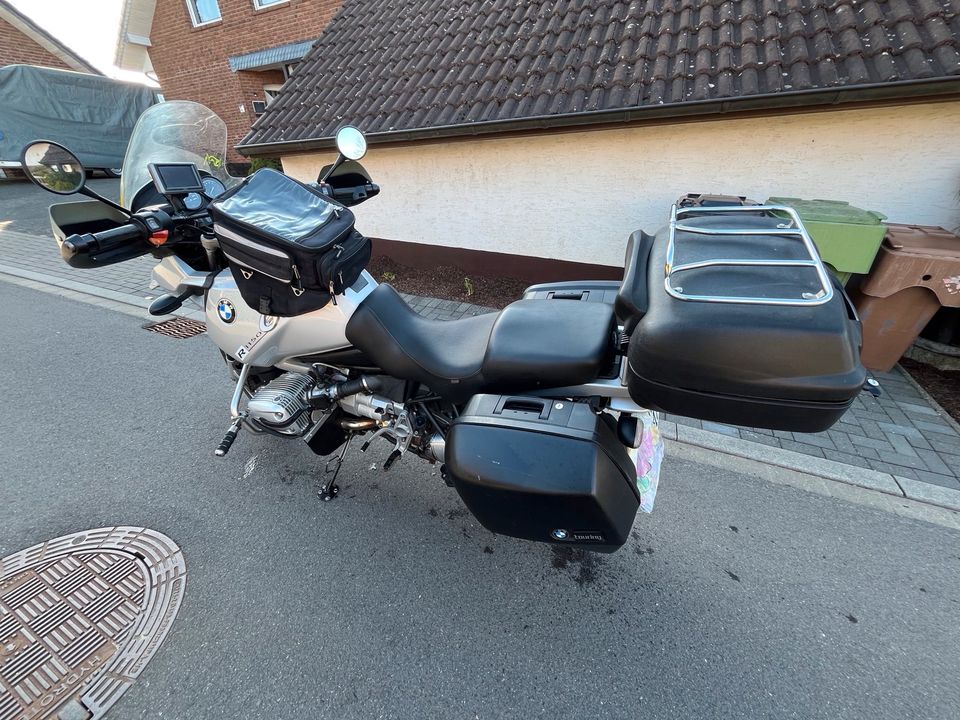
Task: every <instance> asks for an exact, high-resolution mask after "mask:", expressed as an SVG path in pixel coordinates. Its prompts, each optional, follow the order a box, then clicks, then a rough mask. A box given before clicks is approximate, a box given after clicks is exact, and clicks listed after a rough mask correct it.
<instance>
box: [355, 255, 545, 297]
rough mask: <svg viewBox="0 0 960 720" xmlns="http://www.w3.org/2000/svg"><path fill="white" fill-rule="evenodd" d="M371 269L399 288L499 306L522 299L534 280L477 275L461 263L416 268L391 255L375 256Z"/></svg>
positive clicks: (404, 290)
mask: <svg viewBox="0 0 960 720" xmlns="http://www.w3.org/2000/svg"><path fill="white" fill-rule="evenodd" d="M367 270H368V271H369V272H370V274H371V275H373V276H374V277H375V278H376V279H377V282H386V283H390V284H391V285H392V286H393V287H394V288H395V289H396V290H398V291H399V292H405V293H409V294H411V295H421V296H424V297H435V298H440V299H442V300H458V301H460V302H467V303H471V304H473V305H481V306H483V307H491V308H497V309H500V308H503V307H505V306H507V305H509V304H510V303H512V302H513V301H514V300H519V299H520V296H521V295H523V291H524V290H525V289H526V288H527V286H528V285H529V284H530V283H527V282H524V281H522V280H515V279H513V278H503V277H499V278H494V277H485V276H482V275H474V274H470V273H468V272H466V271H465V270H463V269H461V268H457V267H449V266H441V267H436V268H430V269H416V268H411V267H407V266H406V265H401V264H400V263H397V262H394V261H393V260H391V259H390V258H375V259H373V260H371V261H370V265H369V266H368V267H367Z"/></svg>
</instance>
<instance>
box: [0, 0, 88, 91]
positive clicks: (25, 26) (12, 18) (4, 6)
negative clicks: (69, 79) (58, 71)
mask: <svg viewBox="0 0 960 720" xmlns="http://www.w3.org/2000/svg"><path fill="white" fill-rule="evenodd" d="M0 18H2V19H4V20H6V21H7V22H9V23H10V24H11V25H13V26H14V27H15V28H16V29H17V30H19V31H20V32H22V33H23V34H24V35H27V36H28V37H29V38H30V39H31V40H33V41H34V42H36V43H37V44H38V45H40V46H41V47H43V48H44V49H45V50H46V51H47V52H49V53H51V54H52V55H56V56H57V57H58V58H60V59H61V60H63V62H65V63H66V64H67V65H69V66H70V67H72V68H73V69H74V70H77V71H79V72H85V73H90V74H91V75H104V73H103V72H102V71H100V70H98V69H97V68H96V67H94V66H93V65H92V64H91V63H90V62H89V61H88V60H85V59H84V58H83V57H81V56H80V55H78V54H77V53H76V52H75V51H73V50H71V49H70V48H69V47H67V46H66V45H64V44H63V42H61V41H60V40H58V39H57V38H55V37H54V36H53V35H51V34H50V33H48V32H47V31H46V30H44V29H43V28H42V27H40V26H39V25H38V24H37V23H36V22H34V21H33V20H31V19H30V18H29V17H27V16H26V15H24V14H23V13H22V12H20V11H19V10H17V8H15V7H14V6H13V5H11V4H10V3H8V2H5V1H4V0H0Z"/></svg>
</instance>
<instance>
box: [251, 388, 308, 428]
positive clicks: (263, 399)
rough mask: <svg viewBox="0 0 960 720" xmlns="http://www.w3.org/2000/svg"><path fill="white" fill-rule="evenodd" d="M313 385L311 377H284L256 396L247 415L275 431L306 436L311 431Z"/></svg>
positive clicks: (262, 389)
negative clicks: (310, 392)
mask: <svg viewBox="0 0 960 720" xmlns="http://www.w3.org/2000/svg"><path fill="white" fill-rule="evenodd" d="M312 384H313V380H311V379H310V376H309V375H302V374H300V373H292V372H290V373H284V374H283V375H281V376H280V377H278V378H276V379H275V380H271V381H270V382H269V383H267V384H266V385H264V386H263V387H262V388H260V389H259V390H257V391H256V392H255V393H254V394H253V397H251V398H250V400H249V402H247V412H248V413H249V414H250V417H252V418H254V419H256V420H259V421H260V422H261V423H262V424H263V425H265V426H266V427H268V428H271V429H272V430H276V431H277V432H280V433H283V434H285V435H303V434H304V433H305V432H306V431H307V430H308V429H309V428H310V406H309V405H308V404H307V397H306V393H307V389H308V388H310V386H311V385H312ZM287 423H289V425H288V424H287Z"/></svg>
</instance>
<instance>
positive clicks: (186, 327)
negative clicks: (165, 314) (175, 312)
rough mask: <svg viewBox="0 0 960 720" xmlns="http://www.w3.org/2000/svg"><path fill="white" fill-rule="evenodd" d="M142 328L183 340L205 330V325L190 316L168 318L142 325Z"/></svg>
mask: <svg viewBox="0 0 960 720" xmlns="http://www.w3.org/2000/svg"><path fill="white" fill-rule="evenodd" d="M143 329H144V330H149V331H150V332H155V333H159V334H161V335H166V336H167V337H172V338H178V339H180V340H185V339H186V338H192V337H194V336H196V335H200V334H201V333H205V332H206V331H207V326H206V325H205V324H204V323H202V322H197V321H196V320H191V319H190V318H181V317H176V318H170V319H169V320H163V321H162V322H155V323H148V324H147V325H144V326H143Z"/></svg>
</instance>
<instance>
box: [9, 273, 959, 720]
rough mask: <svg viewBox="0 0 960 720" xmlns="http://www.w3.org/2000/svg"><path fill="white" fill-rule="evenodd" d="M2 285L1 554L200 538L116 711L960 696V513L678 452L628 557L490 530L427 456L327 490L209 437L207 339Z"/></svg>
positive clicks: (899, 701) (354, 460) (185, 543)
mask: <svg viewBox="0 0 960 720" xmlns="http://www.w3.org/2000/svg"><path fill="white" fill-rule="evenodd" d="M0 299H2V303H3V308H4V312H3V314H2V316H0V333H2V337H3V342H2V344H0V357H2V366H3V368H4V371H3V373H0V397H3V398H4V412H3V413H0V438H2V444H0V468H2V470H0V498H2V504H0V512H2V515H0V556H4V555H8V554H11V553H13V552H15V551H17V550H18V549H20V548H24V547H27V546H29V545H32V544H34V543H38V542H41V541H43V540H45V539H47V538H51V537H55V536H58V535H62V534H66V533H69V532H73V531H76V530H82V529H85V528H91V527H100V526H105V525H114V524H130V525H143V526H147V527H152V528H154V529H157V530H159V531H161V532H164V533H166V534H168V535H169V536H170V537H172V538H173V539H174V540H175V541H176V542H177V543H178V544H179V545H180V546H181V547H182V548H183V551H184V553H185V555H186V561H187V567H188V575H189V579H188V583H187V592H186V598H185V600H184V604H183V608H182V610H181V612H180V615H179V617H178V618H177V620H176V622H175V624H174V627H173V630H172V632H171V634H170V636H169V637H168V639H167V641H166V642H165V643H164V644H163V646H161V648H160V650H159V652H158V654H157V656H156V657H155V658H154V660H153V661H152V662H151V663H150V665H148V667H147V669H146V671H145V672H144V673H143V675H142V676H141V678H140V679H139V680H138V681H137V682H136V684H134V686H133V687H132V688H131V690H130V691H129V692H128V693H127V694H126V695H125V696H124V697H123V699H122V700H121V701H120V703H119V704H118V705H117V706H116V707H115V708H114V709H113V710H112V711H111V715H110V716H109V717H114V718H132V717H143V718H159V717H167V718H170V717H173V718H231V719H235V718H241V717H242V718H261V717H269V718H304V717H311V718H337V719H338V720H341V719H346V718H363V719H365V720H367V719H369V718H379V717H383V718H435V717H436V718H517V717H528V718H534V717H536V718H540V717H543V718H557V717H564V718H566V717H583V718H608V717H609V718H631V719H635V718H641V717H642V718H660V717H663V718H667V717H669V718H678V717H680V718H698V717H724V718H732V717H742V718H759V717H777V718H788V717H798V718H829V719H830V720H836V719H837V718H871V719H872V720H875V719H878V718H897V719H898V720H899V719H900V718H904V717H910V718H947V717H954V716H955V715H956V708H957V707H958V703H960V691H958V679H960V678H958V675H960V672H958V669H957V668H958V667H960V627H958V624H957V622H956V618H957V610H958V589H960V588H958V582H957V577H958V571H960V533H958V532H957V531H954V530H950V529H947V528H945V527H941V526H938V525H933V524H929V523H926V522H922V521H919V520H911V519H906V518H904V517H901V516H899V515H896V514H891V513H888V512H883V511H881V510H879V509H877V508H875V507H865V506H862V505H857V504H853V503H850V502H846V501H843V500H838V499H831V498H827V497H822V496H820V495H814V494H810V493H807V492H803V491H801V490H797V489H793V488H790V487H785V486H781V485H776V484H771V483H768V482H766V481H763V480H759V479H756V478H751V477H748V476H743V475H738V474H735V473H731V472H726V471H721V470H717V469H714V468H711V467H705V466H699V465H695V464H693V463H690V462H686V461H684V460H683V459H682V458H678V457H675V456H674V457H671V458H669V460H668V463H667V464H666V467H665V471H664V481H663V486H662V489H661V493H660V495H659V497H658V501H657V503H658V507H657V508H656V510H655V512H654V514H653V515H652V516H649V517H646V516H644V517H640V518H638V520H637V523H636V526H635V532H634V536H633V538H632V540H631V541H630V542H629V544H628V545H627V546H626V547H625V548H623V549H622V550H621V551H620V552H618V553H616V554H614V555H611V556H598V555H590V554H583V553H578V552H569V551H567V552H564V551H560V550H555V549H551V548H550V547H548V546H544V545H535V544H528V543H522V542H519V541H514V540H510V539H508V538H501V537H494V536H492V535H491V534H489V533H487V532H486V531H484V530H483V529H482V528H480V527H479V526H478V525H477V523H476V522H474V521H473V520H472V518H471V517H470V515H469V514H467V512H466V511H465V509H464V508H463V506H462V505H461V503H460V502H459V500H458V499H457V497H456V495H455V493H454V492H453V491H452V490H450V489H448V488H446V487H445V486H444V485H443V483H442V482H441V481H440V479H439V478H438V477H437V475H436V474H435V473H434V472H432V471H431V469H430V468H429V466H426V465H423V464H419V463H417V462H416V461H415V460H414V459H413V458H408V459H405V460H404V461H403V462H402V463H401V464H400V465H399V466H398V467H397V468H396V469H395V470H394V471H392V472H391V473H389V474H382V473H380V472H378V471H376V470H375V469H372V466H373V465H374V464H375V463H377V462H382V460H383V459H384V457H385V455H386V452H387V448H386V447H378V448H376V450H375V451H371V456H364V455H360V454H359V453H356V452H353V453H351V454H350V455H349V456H348V459H347V462H346V465H345V467H344V471H343V477H342V481H341V486H342V487H343V492H342V494H341V498H340V499H339V500H337V501H336V502H334V503H332V504H321V503H320V502H319V501H318V500H317V498H316V495H315V489H316V485H317V478H318V473H319V472H320V471H321V469H322V466H323V462H322V460H320V459H318V458H316V457H315V456H313V455H311V454H310V453H309V452H308V451H307V450H306V449H305V448H304V447H303V446H301V445H299V444H296V443H283V442H281V441H278V440H275V439H272V438H257V437H253V436H250V435H245V436H241V438H240V439H239V440H238V441H237V443H236V445H235V446H234V448H233V451H232V452H231V454H230V455H229V456H228V457H227V458H226V459H225V460H219V461H218V460H216V459H214V457H213V453H212V451H213V449H214V448H215V447H216V445H217V443H218V442H219V440H220V437H221V436H222V433H223V431H224V430H225V428H226V421H225V420H226V414H227V404H228V402H229V394H230V382H229V380H228V379H227V377H226V374H225V373H224V371H223V369H222V368H221V367H220V365H219V361H218V359H217V353H216V350H215V349H214V348H213V346H212V345H211V344H210V343H209V342H208V341H207V339H206V338H204V337H202V336H201V337H199V338H194V339H190V340H173V339H167V338H164V337H161V336H157V335H154V334H151V333H148V332H146V331H144V330H142V329H141V328H140V321H138V320H137V319H135V318H133V317H130V316H127V315H122V314H115V313H111V312H108V311H105V310H101V309H98V308H94V307H90V306H88V305H85V304H76V303H71V302H69V301H66V300H64V299H62V298H57V297H53V296H51V295H48V294H44V293H37V292H33V291H30V290H26V289H23V288H20V287H17V286H14V285H11V284H7V283H4V282H0ZM877 497H878V498H880V499H881V500H882V501H883V502H888V503H898V502H906V501H902V500H896V499H893V498H884V496H877ZM881 505H882V502H881Z"/></svg>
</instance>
